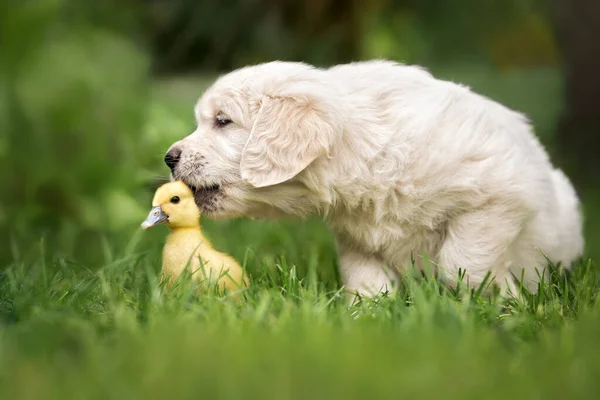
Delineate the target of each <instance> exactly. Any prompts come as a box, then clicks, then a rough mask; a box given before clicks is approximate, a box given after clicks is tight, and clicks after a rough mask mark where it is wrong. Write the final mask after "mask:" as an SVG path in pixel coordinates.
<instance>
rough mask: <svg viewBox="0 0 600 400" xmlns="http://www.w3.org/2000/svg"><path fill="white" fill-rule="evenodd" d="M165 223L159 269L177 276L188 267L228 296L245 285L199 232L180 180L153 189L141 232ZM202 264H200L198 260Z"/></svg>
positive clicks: (238, 270)
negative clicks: (163, 244) (152, 196)
mask: <svg viewBox="0 0 600 400" xmlns="http://www.w3.org/2000/svg"><path fill="white" fill-rule="evenodd" d="M163 223H164V224H166V225H167V226H168V227H169V229H170V233H169V236H168V237H167V240H166V243H165V246H164V248H163V263H162V270H163V273H165V274H166V275H167V276H168V277H170V278H173V279H177V277H178V276H179V275H180V274H181V273H182V272H183V271H184V270H185V268H186V266H188V265H189V267H190V269H191V272H192V277H193V278H194V279H199V278H200V279H203V280H207V281H210V282H216V280H217V279H218V286H219V288H220V289H221V290H222V289H223V288H225V289H226V290H227V292H229V293H231V292H234V291H237V290H240V289H241V288H243V287H244V286H247V285H248V278H247V276H245V274H244V271H243V269H242V267H241V266H240V264H238V262H237V261H236V260H234V259H233V258H232V257H231V256H230V255H228V254H225V253H221V252H219V251H217V250H215V249H214V248H213V247H212V245H211V243H210V242H209V240H208V239H207V238H206V237H205V236H204V235H203V234H202V231H201V230H200V211H199V210H198V207H197V206H196V203H195V202H194V194H193V193H192V191H191V190H190V188H189V187H188V186H187V185H185V184H184V183H183V182H181V181H175V182H169V183H166V184H164V185H162V186H161V187H159V188H158V189H157V190H156V193H155V194H154V200H152V210H151V211H150V214H148V217H147V218H146V220H145V221H144V222H143V223H142V225H141V226H142V228H143V229H148V228H151V227H153V226H156V225H159V224H163ZM200 260H201V261H202V263H201V261H200Z"/></svg>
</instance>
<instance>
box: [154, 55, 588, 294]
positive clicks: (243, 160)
mask: <svg viewBox="0 0 600 400" xmlns="http://www.w3.org/2000/svg"><path fill="white" fill-rule="evenodd" d="M195 116H196V121H197V127H196V130H195V131H194V132H193V133H191V134H190V135H189V136H187V137H185V138H183V139H182V140H180V141H178V142H176V143H174V144H173V145H172V146H171V148H170V149H169V151H168V152H167V154H166V156H165V162H166V163H167V165H168V166H169V167H170V169H171V174H172V178H173V179H180V180H182V181H184V182H185V183H186V184H187V185H189V186H190V187H191V188H192V189H193V191H194V194H195V201H196V203H197V205H198V206H199V207H200V209H201V211H202V213H203V214H205V215H207V216H210V217H213V218H231V217H240V216H249V217H255V218H261V217H278V216H281V215H294V216H299V217H304V216H307V215H310V214H317V215H320V216H321V217H322V218H324V219H325V220H326V221H327V222H328V223H329V225H330V226H331V227H332V229H333V231H334V232H335V235H336V239H337V244H338V248H339V252H340V268H341V271H340V272H341V276H342V279H343V282H344V285H345V287H346V289H347V290H348V291H349V292H350V293H353V294H359V295H366V296H372V295H375V294H377V293H379V292H381V291H386V290H390V289H392V287H393V283H394V281H397V280H398V279H399V278H400V277H401V275H402V272H403V271H405V270H406V268H407V267H409V266H410V265H411V259H414V260H416V263H417V265H421V261H422V258H423V257H422V256H423V255H424V254H426V255H427V256H428V257H429V258H430V259H431V260H432V262H433V264H434V265H435V266H436V267H437V269H438V271H439V272H440V274H441V276H442V277H443V278H444V279H445V280H446V282H447V283H448V284H450V285H452V284H455V283H456V282H457V279H458V274H459V269H462V270H463V271H465V275H466V276H465V277H466V281H467V282H468V284H469V285H470V286H471V287H476V286H478V285H480V284H481V283H482V281H483V280H484V278H485V276H486V274H487V273H488V272H489V273H491V275H492V278H493V279H494V282H495V283H497V284H498V285H499V286H500V287H501V289H502V290H503V291H506V290H513V291H514V290H515V283H514V277H518V278H521V276H522V274H523V277H524V283H525V285H526V286H528V287H529V288H530V289H531V290H535V289H536V283H537V282H538V280H539V276H540V275H539V274H538V272H539V273H540V274H541V273H542V271H543V270H544V269H545V268H546V266H547V261H546V259H545V257H548V258H549V259H550V260H551V261H553V262H554V263H561V264H562V265H563V266H564V267H569V266H570V265H571V264H572V263H573V262H574V261H575V260H576V259H577V258H578V257H580V256H581V254H582V251H583V245H584V240H583V237H582V217H581V213H580V206H579V200H578V198H577V195H576V193H575V191H574V190H573V187H572V185H571V183H570V182H569V180H568V179H567V178H566V177H565V175H564V174H563V173H562V172H561V171H560V170H558V169H555V168H554V167H553V166H552V164H551V162H550V161H549V159H548V156H547V153H546V151H545V150H544V148H543V147H542V146H541V145H540V143H539V142H538V140H537V139H536V137H535V136H534V135H533V133H532V129H531V127H530V125H529V123H528V121H527V120H526V118H525V117H524V116H523V115H521V114H519V113H517V112H515V111H512V110H510V109H508V108H506V107H504V106H502V105H500V104H498V103H496V102H494V101H492V100H490V99H488V98H485V97H483V96H480V95H478V94H476V93H474V92H472V91H471V90H469V88H467V87H465V86H462V85H458V84H455V83H452V82H447V81H443V80H438V79H436V78H434V77H433V76H432V75H431V74H430V73H428V72H427V71H425V70H423V69H421V68H419V67H415V66H406V65H401V64H397V63H394V62H389V61H380V60H377V61H367V62H357V63H351V64H346V65H339V66H335V67H332V68H329V69H318V68H315V67H312V66H310V65H307V64H304V63H293V62H270V63H265V64H260V65H255V66H250V67H245V68H242V69H239V70H236V71H234V72H231V73H229V74H226V75H224V76H222V77H220V78H219V79H218V80H217V81H216V82H215V83H214V84H213V86H212V87H211V88H209V89H208V90H207V91H206V92H205V93H204V95H203V96H202V97H201V98H200V100H199V101H198V103H197V105H196V107H195Z"/></svg>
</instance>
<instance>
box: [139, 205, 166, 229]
mask: <svg viewBox="0 0 600 400" xmlns="http://www.w3.org/2000/svg"><path fill="white" fill-rule="evenodd" d="M168 219H169V216H168V215H167V214H165V213H164V212H163V210H162V208H160V206H156V207H152V210H150V214H148V217H147V218H146V220H145V221H144V222H142V225H141V227H142V229H148V228H152V227H153V226H156V225H159V224H162V223H163V222H167V220H168Z"/></svg>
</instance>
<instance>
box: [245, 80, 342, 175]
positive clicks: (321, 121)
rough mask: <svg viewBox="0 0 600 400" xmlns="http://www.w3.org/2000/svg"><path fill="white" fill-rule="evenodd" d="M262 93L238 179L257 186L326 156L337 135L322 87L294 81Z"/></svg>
mask: <svg viewBox="0 0 600 400" xmlns="http://www.w3.org/2000/svg"><path fill="white" fill-rule="evenodd" d="M293 86H294V87H291V88H288V90H286V91H282V92H280V93H278V94H276V95H272V96H269V95H266V96H264V97H263V98H262V103H261V105H260V109H259V111H258V115H257V117H256V120H255V122H254V126H253V127H252V132H251V133H250V138H249V139H248V142H247V143H246V146H245V147H244V150H243V152H242V160H241V164H240V169H241V175H242V179H244V180H245V181H247V182H249V183H251V184H252V185H253V186H255V187H264V186H270V185H276V184H278V183H281V182H285V181H286V180H288V179H291V178H293V177H294V176H296V175H297V174H298V173H299V172H301V171H302V170H304V169H305V168H306V167H307V166H308V165H309V164H310V163H311V162H313V161H314V160H315V159H316V158H318V157H320V156H324V155H328V154H329V150H330V147H331V145H332V143H333V141H334V139H335V135H336V134H339V133H340V132H339V127H338V126H336V125H338V123H339V119H338V118H337V112H338V110H339V109H337V108H336V107H335V104H334V103H335V99H334V98H333V97H332V96H330V95H329V93H327V91H326V90H323V88H322V87H320V86H315V85H312V84H308V85H306V84H302V83H298V82H297V83H296V84H295V85H293Z"/></svg>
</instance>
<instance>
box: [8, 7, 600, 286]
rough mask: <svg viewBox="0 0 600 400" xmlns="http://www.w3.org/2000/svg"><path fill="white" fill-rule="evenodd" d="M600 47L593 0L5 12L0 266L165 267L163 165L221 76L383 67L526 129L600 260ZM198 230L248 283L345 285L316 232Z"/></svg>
mask: <svg viewBox="0 0 600 400" xmlns="http://www.w3.org/2000/svg"><path fill="white" fill-rule="evenodd" d="M598 38H600V2H598V1H597V0H553V1H550V0H503V1H499V0H451V1H450V0H398V1H391V0H372V1H365V2H361V1H358V0H306V1H296V0H201V1H198V0H168V1H167V0H153V1H150V0H149V1H130V0H120V1H115V0H104V1H102V2H100V1H97V2H92V1H88V0H29V1H21V0H2V1H1V2H0V166H1V168H0V244H1V245H0V260H1V263H2V264H1V266H2V267H5V266H7V265H10V264H12V263H15V262H20V263H26V262H27V260H38V259H40V257H41V258H42V259H44V260H46V259H47V260H50V261H52V262H56V261H57V260H59V261H60V262H61V263H63V264H67V265H71V266H73V268H74V269H77V268H82V269H94V268H97V267H99V266H101V265H103V264H105V263H107V262H110V260H112V259H114V258H115V257H118V255H119V254H125V253H128V254H131V253H136V254H140V255H142V256H144V255H149V256H150V257H158V253H157V252H155V250H156V249H157V248H159V247H160V241H161V240H162V239H163V238H164V234H165V231H164V230H162V231H161V230H160V229H157V230H156V231H152V232H144V233H141V232H140V231H139V229H138V226H139V223H140V222H141V221H142V220H143V218H144V217H145V215H146V213H147V212H148V210H149V206H150V201H151V197H152V193H153V190H154V188H155V187H156V186H157V185H158V184H159V183H161V182H162V181H163V180H164V179H165V178H166V177H167V173H168V171H167V168H166V166H164V164H163V161H162V159H163V156H164V153H165V151H166V150H167V148H168V146H169V145H170V144H171V143H172V142H173V141H174V140H177V139H180V138H182V137H183V136H185V135H187V134H188V133H190V132H191V131H192V130H193V129H194V120H193V113H192V108H193V104H194V101H195V100H196V99H197V97H198V96H200V95H201V94H202V91H203V90H204V89H205V88H206V86H207V85H209V84H210V82H211V81H212V80H213V79H214V78H215V77H216V76H217V75H218V74H220V73H223V72H227V71H229V70H231V69H234V68H237V67H240V66H244V65H247V64H251V63H258V62H262V61H269V60H274V59H283V60H297V61H306V62H309V63H313V64H315V65H318V66H328V65H331V64H336V63H341V62H348V61H353V60H361V59H370V58H380V57H384V58H389V59H393V60H397V61H401V62H405V63H417V64H421V65H423V66H425V67H426V68H428V69H429V70H431V71H432V72H433V73H434V74H436V75H438V76H439V77H441V78H444V79H449V80H453V81H457V82H462V83H465V84H467V85H470V86H471V87H472V88H473V89H474V90H476V91H478V92H481V93H483V94H485V95H487V96H489V97H491V98H493V99H496V100H498V101H500V102H503V103H504V104H506V105H508V106H510V107H512V108H515V109H517V110H519V111H522V112H524V113H526V114H527V115H528V116H529V117H530V118H531V120H532V122H533V124H534V125H535V130H536V134H537V135H538V136H539V137H540V138H541V140H542V142H543V143H544V145H545V146H546V147H547V148H548V150H549V152H550V153H551V155H552V157H553V160H554V162H555V164H556V165H558V166H560V167H562V168H564V169H565V170H566V171H567V172H568V174H569V175H570V177H571V178H572V179H573V180H574V181H575V182H576V186H577V190H578V191H579V192H580V193H581V196H582V197H583V199H584V204H585V215H586V235H587V240H588V248H587V252H588V255H590V256H592V257H596V258H597V257H598V256H600V252H599V251H598V249H597V248H596V244H598V243H599V241H598V239H599V238H600V217H599V215H600V196H598V186H599V185H598V182H600V181H599V180H598V178H595V177H596V176H597V175H596V174H597V173H598V172H600V168H599V163H598V160H599V157H598V150H599V149H600V146H599V143H600V51H599V47H598V45H597V39H598ZM205 225H206V229H207V231H208V233H209V235H210V236H211V237H212V238H213V240H214V241H215V243H216V244H217V245H218V246H219V247H221V248H222V249H224V250H227V251H229V252H231V253H232V254H233V255H234V256H236V257H237V258H239V259H240V260H242V259H247V260H248V263H249V265H250V266H252V265H254V267H253V268H255V269H256V268H259V267H263V266H265V265H266V266H269V265H271V266H276V265H279V264H280V263H281V262H282V259H286V260H287V261H286V262H289V263H293V264H296V265H298V267H299V271H301V272H300V273H306V271H308V270H309V267H310V266H313V267H318V269H319V271H321V272H319V273H322V274H325V275H327V274H330V277H331V280H330V281H331V282H334V281H335V272H334V265H335V255H334V252H333V250H332V249H333V247H332V246H333V244H332V242H331V239H330V235H329V232H328V231H327V229H326V227H324V226H323V224H321V223H320V222H319V221H316V220H309V221H293V220H289V221H287V220H284V221H279V222H264V221H252V222H251V221H247V220H244V219H241V220H235V221H220V222H213V221H206V224H205ZM307 254H310V256H307ZM307 257H310V259H308V258H307ZM156 265H159V264H158V263H156ZM302 271H304V272H302ZM327 271H329V272H327Z"/></svg>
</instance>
